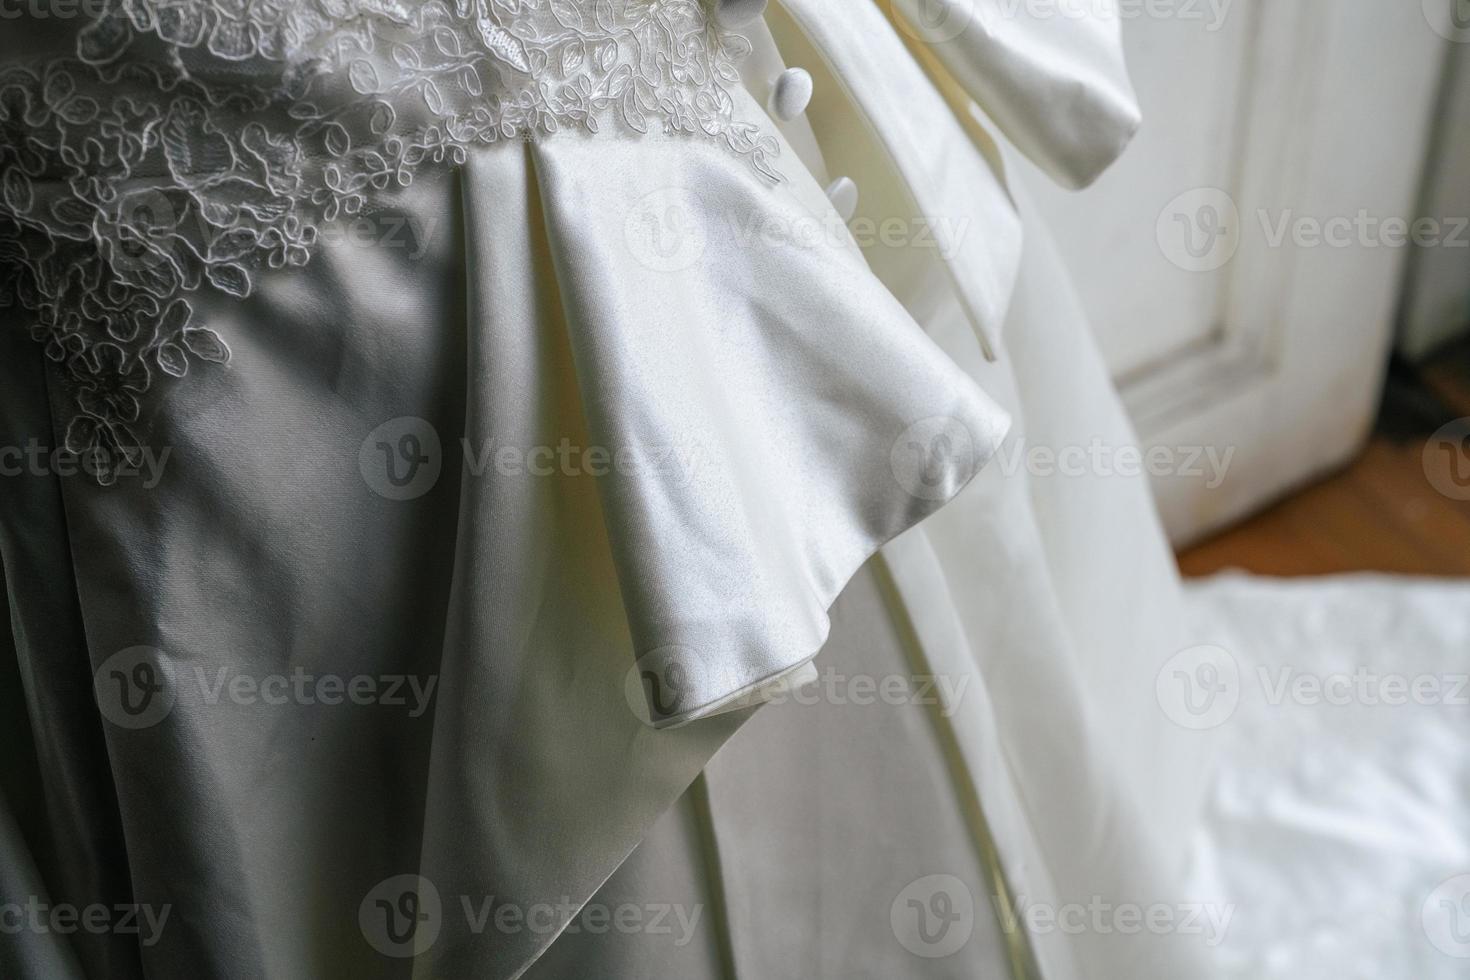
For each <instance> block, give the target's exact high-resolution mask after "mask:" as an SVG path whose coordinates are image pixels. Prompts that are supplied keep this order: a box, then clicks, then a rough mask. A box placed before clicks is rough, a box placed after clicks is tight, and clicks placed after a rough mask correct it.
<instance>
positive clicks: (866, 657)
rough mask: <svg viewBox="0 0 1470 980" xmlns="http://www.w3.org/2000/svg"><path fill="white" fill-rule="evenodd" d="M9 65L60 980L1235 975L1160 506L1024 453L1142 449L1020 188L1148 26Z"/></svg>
mask: <svg viewBox="0 0 1470 980" xmlns="http://www.w3.org/2000/svg"><path fill="white" fill-rule="evenodd" d="M0 59H3V61H0V65H3V67H0V127H3V133H4V136H3V140H0V202H3V203H0V277H3V281H4V283H5V288H4V291H3V293H0V306H3V307H4V309H5V312H6V321H7V328H6V329H5V330H4V331H0V344H3V345H4V348H5V350H4V355H3V357H0V365H3V367H0V372H3V384H0V399H3V413H0V446H4V447H7V451H6V456H5V459H4V463H5V465H6V467H7V468H8V469H7V473H6V479H5V480H3V481H0V494H3V498H0V558H3V572H4V579H5V585H6V591H7V594H8V597H9V603H8V616H9V620H10V629H8V630H5V631H4V635H5V636H6V637H7V639H8V641H9V642H10V643H12V644H13V647H14V649H13V656H10V657H6V658H4V662H5V668H6V670H7V673H8V675H9V676H8V677H7V684H6V685H4V689H5V691H6V697H7V698H8V699H9V701H10V704H9V705H8V709H7V711H6V712H5V713H4V715H3V717H4V719H5V724H6V735H7V739H8V742H9V744H10V745H12V746H14V747H15V748H14V749H13V750H12V752H11V764H10V765H8V766H7V767H6V768H5V770H4V772H5V783H4V784H3V801H4V805H3V807H0V846H3V847H4V848H5V851H6V859H5V861H4V862H3V864H0V876H3V878H0V888H3V892H0V901H3V903H4V909H3V911H4V912H5V913H6V914H5V915H3V916H0V926H4V927H5V929H6V933H7V934H6V935H5V937H4V943H3V946H0V962H3V964H4V966H5V975H6V976H22V977H46V978H51V977H73V976H89V977H130V976H154V977H175V976H179V977H183V976H190V977H192V976H209V977H241V978H245V977H251V978H253V977H318V976H353V977H364V976H371V977H376V976H383V977H390V976H391V977H410V976H412V977H423V978H428V977H476V978H481V977H489V978H494V977H515V976H521V975H526V976H534V977H552V976H558V977H560V976H565V977H620V978H623V977H627V978H631V977H651V976H659V977H664V976H678V977H700V976H727V975H731V974H734V975H740V976H748V977H759V978H771V977H811V976H822V977H839V976H842V977H845V976H873V977H907V976H913V977H940V976H987V977H989V976H1038V977H1046V978H1070V977H1087V978H1108V980H1111V978H1122V977H1130V978H1138V977H1202V976H1207V975H1208V969H1207V968H1206V967H1205V966H1203V965H1202V963H1203V959H1202V953H1203V949H1202V939H1201V936H1200V935H1199V934H1198V933H1196V932H1193V931H1191V930H1190V929H1188V928H1184V927H1182V926H1181V927H1169V926H1161V927H1158V928H1154V927H1152V926H1150V927H1148V928H1144V927H1141V926H1138V925H1137V924H1136V923H1135V925H1133V926H1130V925H1129V924H1128V923H1126V922H1124V921H1123V919H1124V917H1123V916H1120V915H1116V914H1114V913H1116V912H1117V910H1119V909H1125V908H1128V909H1143V910H1158V909H1162V910H1163V911H1164V912H1165V913H1173V912H1175V911H1177V910H1179V909H1181V908H1183V907H1185V906H1187V905H1188V904H1189V903H1190V901H1191V896H1190V895H1189V894H1188V893H1187V892H1186V891H1185V890H1184V889H1185V886H1184V885H1183V884H1182V882H1183V867H1182V862H1183V859H1184V857H1185V843H1186V837H1187V835H1188V833H1189V829H1190V827H1191V826H1192V824H1193V823H1194V819H1195V815H1196V813H1197V811H1198V809H1199V806H1200V789H1201V786H1200V783H1201V780H1202V778H1203V773H1204V772H1205V769H1206V758H1207V755H1208V752H1209V749H1210V745H1209V741H1208V736H1207V735H1206V734H1205V733H1200V732H1195V731H1190V730H1188V729H1186V728H1181V727H1179V726H1177V725H1175V724H1173V723H1172V722H1170V720H1169V718H1168V717H1167V715H1166V714H1165V713H1164V712H1163V711H1161V710H1160V706H1159V704H1158V701H1157V698H1156V694H1155V687H1156V678H1157V675H1158V674H1159V671H1160V670H1161V668H1162V667H1163V666H1164V665H1165V663H1166V662H1167V661H1168V660H1169V658H1170V657H1171V656H1173V655H1174V654H1175V653H1176V652H1177V651H1178V650H1179V649H1180V648H1181V647H1182V646H1184V645H1186V638H1185V635H1184V631H1183V628H1182V622H1181V606H1180V599H1179V595H1178V583H1177V580H1176V577H1175V572H1174V570H1173V564H1172V560H1171V556H1170V553H1169V550H1168V548H1167V546H1166V543H1165V541H1164V539H1163V536H1162V534H1161V532H1160V530H1159V527H1158V524H1157V521H1156V518H1155V516H1154V513H1153V509H1152V504H1151V501H1150V499H1149V494H1148V489H1147V486H1146V484H1145V482H1144V481H1143V480H1142V479H1129V478H1124V477H1119V476H1103V475H1094V476H1087V477H1065V478H1063V477H1041V476H1035V475H1032V474H1029V473H1028V472H1026V470H1025V468H1024V467H1022V468H1017V467H1014V466H1008V465H1005V462H1004V461H1005V458H1006V457H1005V454H1004V452H1003V450H1004V447H1005V445H1006V440H1011V441H1012V444H1014V441H1015V440H1017V439H1019V438H1020V436H1021V435H1022V434H1023V433H1024V435H1025V437H1026V440H1027V442H1028V444H1030V445H1033V446H1035V445H1042V446H1050V447H1054V448H1057V449H1060V448H1063V447H1067V446H1084V445H1089V444H1090V443H1092V442H1093V441H1094V440H1101V441H1102V442H1104V443H1106V444H1110V445H1126V444H1130V443H1131V442H1132V441H1133V436H1132V434H1131V432H1130V430H1129V427H1128V424H1127V422H1126V420H1125V418H1124V415H1123V412H1122V410H1121V407H1120V405H1119V403H1118V401H1117V399H1116V397H1115V395H1114V394H1113V391H1112V389H1111V387H1110V384H1109V381H1108V378H1107V374H1106V372H1105V370H1104V368H1103V366H1102V363H1101V360H1100V358H1099V356H1098V354H1097V352H1096V350H1095V349H1094V347H1093V344H1092V341H1091V338H1090V336H1089V333H1088V330H1087V326H1086V322H1085V318H1084V316H1083V314H1082V312H1081V311H1080V310H1079V308H1078V305H1077V302H1076V299H1075V297H1074V296H1073V294H1072V293H1071V291H1070V290H1069V288H1068V285H1067V281H1066V278H1065V275H1064V273H1063V272H1062V270H1061V268H1060V265H1059V263H1058V260H1057V257H1056V254H1055V252H1054V250H1053V248H1052V247H1051V244H1050V243H1049V241H1048V239H1047V237H1046V232H1045V230H1044V229H1043V228H1042V227H1041V226H1040V225H1039V224H1038V223H1037V222H1036V220H1035V218H1034V216H1033V215H1032V214H1031V212H1030V210H1029V208H1028V206H1027V204H1026V203H1025V201H1024V200H1023V199H1021V197H1020V194H1019V193H1018V192H1014V191H1013V190H1012V189H1010V188H1008V185H1007V183H1006V180H1005V169H1006V163H1005V161H1006V157H1007V155H1008V154H1010V153H1012V152H1015V151H1020V152H1022V153H1025V154H1026V155H1027V156H1029V157H1030V158H1031V159H1033V160H1034V161H1035V162H1037V163H1038V164H1040V165H1041V166H1042V167H1043V168H1044V169H1046V170H1047V171H1048V172H1049V173H1051V174H1052V175H1053V176H1054V177H1056V179H1057V180H1058V181H1060V182H1062V183H1064V184H1066V185H1069V186H1081V185H1083V184H1086V183H1087V182H1089V181H1090V180H1091V179H1092V178H1093V177H1095V176H1096V175H1097V173H1098V172H1100V170H1102V169H1103V168H1104V167H1105V166H1106V165H1107V164H1108V163H1109V162H1110V161H1111V160H1112V159H1113V158H1114V157H1115V156H1116V155H1117V153H1118V152H1120V151H1121V149H1122V147H1123V146H1124V145H1125V144H1126V142H1127V139H1128V137H1129V136H1130V135H1131V133H1132V131H1133V129H1134V128H1135V127H1136V125H1137V123H1138V119H1137V114H1136V107H1135V106H1134V103H1133V99H1132V94H1131V91H1130V89H1129V87H1128V82H1127V78H1126V74H1125V72H1124V69H1123V66H1122V64H1121V56H1120V52H1119V47H1118V39H1117V24H1116V22H1115V21H1114V20H1113V19H1112V18H1111V17H1110V16H1108V14H1107V8H1106V7H1105V6H1101V5H1100V7H1099V10H1098V11H1097V12H1096V13H1095V14H1090V15H1089V16H1088V17H1086V18H1081V19H1079V18H1074V17H1063V18H1051V17H1046V16H1044V15H1043V14H1038V13H1036V12H1034V11H1030V10H1029V9H1028V8H1027V7H1026V6H1025V5H1017V4H1010V3H1006V2H1004V0H981V2H975V3H971V2H966V0H937V2H936V0H929V2H923V0H894V2H892V3H891V4H890V3H888V2H887V0H881V2H878V0H845V2H842V3H837V2H836V0H780V2H778V3H773V4H771V5H770V7H769V8H766V7H765V5H764V3H763V2H760V0H718V2H717V0H697V2H696V0H455V2H452V3H451V2H443V0H429V2H426V3H422V4H416V3H407V2H399V0H312V2H309V3H308V2H303V3H296V4H291V3H284V2H268V0H212V2H203V0H181V2H173V3H164V2H152V0H114V2H110V3H108V4H106V5H105V7H104V8H102V9H100V10H91V11H89V12H88V16H87V17H85V18H83V19H77V18H69V19H68V18H44V17H31V18H28V19H24V20H19V21H15V22H13V23H12V25H11V26H9V27H7V28H6V29H5V33H4V34H0ZM998 135H1003V136H1004V137H1005V138H1006V140H1007V141H1008V143H1009V144H1010V147H1007V148H1004V149H1003V148H1001V146H1000V145H999V143H998V142H997V141H996V137H997V136H998ZM1011 147H1013V148H1014V149H1012V148H1011ZM997 457H999V458H997ZM921 522H922V523H921ZM819 652H820V655H819V656H818V653H819ZM68 908H69V909H73V910H78V909H80V910H87V909H95V908H100V909H102V910H103V911H102V912H99V913H97V922H98V923H100V925H98V927H97V928H89V927H83V926H80V925H78V924H77V918H78V917H77V916H74V915H73V916H70V917H68V916H67V915H66V914H62V915H60V916H58V915H54V914H51V913H52V912H55V911H56V910H62V909H68ZM36 910H39V911H36ZM1098 910H1103V911H1102V912H1101V913H1100V914H1097V913H1098ZM12 913H13V914H12ZM124 914H128V915H129V922H130V924H131V925H132V926H133V928H127V929H125V928H123V926H122V924H121V923H120V922H119V921H117V920H118V919H120V918H121V917H122V916H123V915H124ZM15 923H18V924H19V925H18V926H17V927H16V928H14V929H12V928H10V926H11V925H12V924H15Z"/></svg>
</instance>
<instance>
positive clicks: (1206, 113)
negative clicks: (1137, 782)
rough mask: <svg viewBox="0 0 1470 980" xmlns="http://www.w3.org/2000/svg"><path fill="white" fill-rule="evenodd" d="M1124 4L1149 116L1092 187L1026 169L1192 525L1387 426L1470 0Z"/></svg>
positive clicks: (1324, 463) (1168, 508) (1208, 524)
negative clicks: (1457, 18)
mask: <svg viewBox="0 0 1470 980" xmlns="http://www.w3.org/2000/svg"><path fill="white" fill-rule="evenodd" d="M1117 2H1118V3H1119V6H1120V7H1121V9H1122V11H1123V15H1124V27H1123V30H1124V36H1125V42H1126V46H1127V49H1128V54H1129V59H1130V67H1131V70H1132V73H1133V78H1134V83H1135V85H1136V87H1137V89H1138V94H1139V98H1140V100H1141V102H1142V104H1143V110H1144V129H1143V130H1142V132H1141V133H1140V134H1139V137H1138V139H1137V140H1136V142H1135V143H1134V145H1133V146H1132V147H1131V148H1130V149H1129V151H1128V152H1127V154H1125V156H1124V158H1123V159H1122V160H1121V161H1120V162H1119V164H1118V166H1117V167H1116V168H1115V169H1114V170H1112V171H1110V172H1109V173H1108V174H1106V175H1105V176H1104V177H1103V178H1102V180H1101V181H1099V182H1098V184H1097V185H1096V186H1094V187H1093V188H1091V189H1089V190H1087V191H1085V192H1083V193H1081V194H1066V193H1063V192H1060V191H1057V190H1056V189H1054V188H1052V187H1050V186H1049V185H1048V183H1047V182H1046V181H1045V180H1044V179H1043V178H1041V177H1039V176H1036V175H1028V176H1030V177H1031V178H1032V179H1029V180H1028V181H1027V183H1028V187H1029V188H1030V189H1031V190H1032V193H1033V196H1034V197H1036V198H1037V199H1038V201H1039V204H1040V206H1041V209H1042V211H1043V212H1044V213H1045V214H1046V216H1047V218H1048V219H1049V221H1050V223H1051V226H1052V230H1053V232H1054V234H1055V235H1056V237H1057V239H1058V241H1059V243H1060V246H1061V248H1062V250H1063V252H1064V254H1065V255H1066V257H1067V259H1068V261H1069V264H1070V266H1071V268H1072V272H1073V275H1074V276H1075V278H1076V282H1077V286H1078V289H1079V291H1080V292H1081V294H1082V298H1083V300H1084V302H1085V303H1086V304H1087V307H1088V309H1089V311H1090V312H1091V314H1092V316H1093V318H1094V322H1095V324H1096V329H1097V331H1098V336H1099V340H1100V342H1101V345H1102V347H1103V351H1104V354H1105V355H1106V357H1107V359H1108V362H1109V365H1110V366H1111V368H1112V370H1113V373H1114V376H1115V378H1116V379H1117V381H1118V383H1119V387H1120V389H1121V390H1122V392H1123V396H1124V400H1125V402H1126V403H1127V405H1128V407H1129V410H1130V412H1131V413H1132V415H1133V418H1134V421H1135V424H1136V425H1137V427H1138V430H1139V433H1140V436H1141V437H1142V439H1143V441H1144V443H1145V444H1147V445H1153V446H1163V447H1167V448H1168V449H1169V450H1170V452H1169V453H1167V454H1163V453H1161V454H1159V455H1157V456H1155V457H1154V458H1155V460H1157V461H1162V460H1164V459H1165V458H1168V459H1172V460H1174V461H1175V463H1176V465H1175V466H1174V467H1173V469H1175V470H1176V471H1175V472H1167V473H1164V472H1160V473H1159V474H1157V475H1156V476H1155V481H1156V484H1157V489H1158V494H1159V501H1160V506H1161V508H1162V510H1163V514H1164V520H1165V523H1166V524H1167V526H1168V528H1169V531H1170V534H1171V535H1172V536H1173V538H1174V540H1175V541H1176V542H1177V543H1184V542H1187V541H1190V540H1193V539H1196V538H1198V537H1200V536H1202V535H1204V534H1206V533H1208V532H1210V531H1212V530H1216V529H1218V528H1220V527H1222V526H1223V525H1225V524H1227V523H1229V522H1231V521H1234V520H1236V519H1238V518H1240V517H1242V516H1244V515H1245V514H1247V513H1248V512H1250V511H1251V510H1253V509H1256V508H1258V507H1260V506H1261V505H1263V504H1265V503H1267V502H1269V501H1270V500H1271V499H1272V498H1274V497H1276V496H1278V495H1280V494H1281V493H1282V492H1284V491H1286V490H1288V489H1291V488H1292V487H1293V486H1295V485H1296V484H1299V483H1301V482H1303V481H1305V480H1307V479H1308V478H1310V477H1312V476H1314V475H1317V474H1319V473H1321V472H1323V471H1325V470H1328V469H1331V468H1333V467H1336V466H1339V465H1341V464H1342V463H1344V462H1345V461H1346V460H1347V459H1349V458H1350V457H1351V456H1352V455H1353V454H1354V453H1355V452H1356V451H1357V449H1358V448H1359V447H1360V445H1361V443H1362V441H1363V439H1364V438H1365V436H1366V434H1367V432H1368V429H1369V427H1370V425H1371V422H1372V417H1373V414H1374V410H1375V408H1376V405H1377V398H1378V392H1379V386H1380V382H1381V377H1382V373H1383V370H1384V367H1385V365H1386V359H1387V351H1388V348H1389V345H1390V340H1391V335H1392V326H1393V320H1394V315H1395V311H1396V304H1397V300H1398V295H1399V288H1400V282H1401V277H1402V270H1403V267H1404V261H1405V258H1406V256H1407V253H1408V248H1407V245H1408V242H1409V241H1410V234H1409V232H1410V228H1409V227H1408V226H1409V223H1410V222H1411V221H1412V220H1413V219H1414V218H1415V217H1416V215H1415V213H1414V210H1415V203H1416V200H1417V197H1418V189H1419V183H1420V178H1421V171H1422V169H1423V161H1424V157H1425V148H1426V146H1427V144H1428V137H1429V132H1430V128H1431V117H1432V115H1433V110H1434V105H1435V97H1434V96H1435V91H1436V88H1437V83H1438V80H1439V76H1440V67H1441V64H1442V62H1443V60H1444V52H1445V50H1446V49H1448V48H1449V47H1450V42H1449V41H1448V40H1447V39H1446V36H1447V34H1448V33H1449V32H1450V31H1451V29H1452V22H1451V21H1450V20H1449V19H1448V18H1449V17H1450V15H1451V12H1452V9H1453V8H1454V5H1455V4H1457V3H1463V2H1466V0H1423V2H1422V4H1421V2H1420V0H1117ZM1440 5H1442V8H1441V6H1440ZM1057 6H1058V9H1059V10H1065V9H1066V8H1067V7H1068V4H1067V3H1059V4H1058V5H1057ZM1441 13H1442V14H1443V15H1444V16H1443V19H1441V18H1440V16H1439V15H1440V14H1441ZM1447 25H1450V26H1447ZM1023 179H1025V178H1023ZM1206 447H1208V448H1210V449H1212V450H1213V451H1214V452H1213V457H1211V456H1201V455H1197V453H1198V452H1199V450H1202V449H1205V448H1206ZM1211 458H1213V459H1214V460H1217V461H1221V462H1223V461H1226V460H1228V465H1224V466H1223V467H1222V466H1215V465H1210V464H1209V463H1208V460H1210V459H1211ZM1159 468H1160V469H1161V470H1164V469H1169V468H1170V467H1165V466H1159ZM1221 469H1223V475H1222V473H1221V472H1220V471H1221Z"/></svg>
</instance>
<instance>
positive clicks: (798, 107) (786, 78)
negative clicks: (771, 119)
mask: <svg viewBox="0 0 1470 980" xmlns="http://www.w3.org/2000/svg"><path fill="white" fill-rule="evenodd" d="M767 2H768V0H718V7H717V10H716V17H717V18H718V19H719V22H720V24H721V26H723V27H727V28H736V27H744V26H745V25H747V24H750V23H753V22H754V21H755V20H757V19H759V18H760V17H761V16H762V15H764V14H765V12H766V4H767ZM811 101H812V76H811V73H810V72H808V71H806V70H805V69H803V68H788V69H786V70H785V71H783V72H782V73H781V74H780V75H778V76H776V81H775V82H774V83H773V84H772V85H771V98H770V102H769V103H768V104H767V108H768V110H769V111H770V113H771V115H773V116H775V117H776V118H777V119H779V120H781V121H782V122H790V121H791V120H793V119H795V118H796V117H797V116H799V115H801V114H802V113H803V112H805V111H806V108H807V106H809V105H811ZM827 197H828V199H829V200H831V202H832V207H833V209H835V210H836V211H837V213H838V214H839V215H841V216H842V220H843V221H851V220H852V216H853V215H854V214H856V213H857V205H858V189H857V184H854V183H853V182H852V179H851V178H849V177H838V178H837V179H836V180H834V181H833V182H832V183H831V184H830V185H829V186H828V187H827Z"/></svg>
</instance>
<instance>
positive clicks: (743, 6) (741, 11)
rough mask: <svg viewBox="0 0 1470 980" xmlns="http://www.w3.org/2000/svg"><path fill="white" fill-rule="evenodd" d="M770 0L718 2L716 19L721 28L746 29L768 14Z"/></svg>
mask: <svg viewBox="0 0 1470 980" xmlns="http://www.w3.org/2000/svg"><path fill="white" fill-rule="evenodd" d="M767 2H768V0H716V4H717V6H716V8H715V19H716V20H718V21H719V22H720V26H721V27H744V26H745V25H746V24H749V23H751V22H752V21H755V20H758V19H759V18H760V17H761V16H762V15H764V14H765V12H766V3H767Z"/></svg>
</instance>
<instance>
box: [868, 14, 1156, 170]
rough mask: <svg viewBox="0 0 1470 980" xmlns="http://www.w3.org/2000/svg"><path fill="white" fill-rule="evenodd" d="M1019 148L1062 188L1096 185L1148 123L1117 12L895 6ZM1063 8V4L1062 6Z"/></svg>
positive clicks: (908, 27) (912, 30)
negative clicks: (1126, 58)
mask: <svg viewBox="0 0 1470 980" xmlns="http://www.w3.org/2000/svg"><path fill="white" fill-rule="evenodd" d="M892 3H893V11H894V14H895V16H896V18H897V19H898V21H899V25H900V27H901V28H902V29H904V30H905V31H907V32H908V33H909V34H910V35H912V36H913V37H915V38H917V39H919V40H920V41H921V42H923V43H924V44H926V45H928V46H929V47H930V48H931V49H932V50H933V52H934V53H935V55H936V56H937V57H938V58H939V60H940V62H942V63H943V65H944V66H945V68H947V69H948V70H949V72H950V73H951V74H952V75H953V76H954V78H955V80H956V81H958V82H959V83H960V84H961V85H962V86H963V87H964V88H965V90H966V91H967V92H968V93H969V94H970V96H971V97H972V98H973V99H974V100H975V102H976V103H977V104H978V105H979V106H980V107H981V108H982V109H983V110H984V111H985V113H986V114H987V115H988V116H989V117H990V118H991V119H992V120H993V121H994V122H995V124H996V126H998V127H999V128H1000V130H1001V131H1002V132H1003V133H1004V134H1005V136H1006V138H1007V139H1009V140H1010V141H1011V142H1012V143H1013V144H1014V145H1015V146H1016V148H1017V149H1019V150H1020V151H1021V152H1022V153H1024V154H1025V155H1026V156H1027V157H1028V158H1030V159H1031V161H1032V162H1033V163H1035V164H1036V165H1037V166H1039V167H1040V168H1041V169H1042V170H1044V171H1045V172H1046V173H1047V174H1048V175H1049V176H1050V177H1051V178H1052V179H1053V180H1055V181H1056V182H1057V183H1058V184H1061V185H1062V186H1064V187H1068V188H1072V189H1080V188H1082V187H1086V186H1087V185H1089V184H1091V183H1092V182H1093V181H1095V180H1096V179H1097V178H1098V177H1099V176H1100V175H1101V174H1102V172H1103V171H1104V170H1106V169H1107V168H1108V166H1110V165H1111V164H1112V163H1113V161H1114V160H1116V159H1117V158H1118V156H1119V155H1120V154H1121V153H1122V152H1123V150H1124V149H1125V148H1126V147H1127V146H1128V143H1129V141H1130V140H1131V139H1132V137H1133V134H1134V133H1135V132H1137V130H1138V127H1139V125H1140V123H1141V122H1142V115H1141V113H1140V111H1139V107H1138V98H1137V96H1136V95H1135V94H1134V91H1133V85H1132V83H1131V81H1130V80H1129V77H1128V69H1127V66H1126V65H1125V63H1124V60H1123V43H1122V32H1121V29H1120V27H1121V25H1120V22H1119V18H1118V12H1117V9H1116V7H1115V6H1113V5H1109V4H1080V5H1075V6H1078V7H1080V8H1083V9H1079V10H1076V11H1072V10H1070V9H1068V10H1066V11H1065V12H1063V11H1062V9H1061V8H1060V7H1058V5H1055V4H1053V5H1048V6H1047V9H1045V10H1039V9H1037V8H1036V7H1035V5H1032V4H1027V3H1017V2H1014V0H892ZM1064 6H1065V5H1064Z"/></svg>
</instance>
